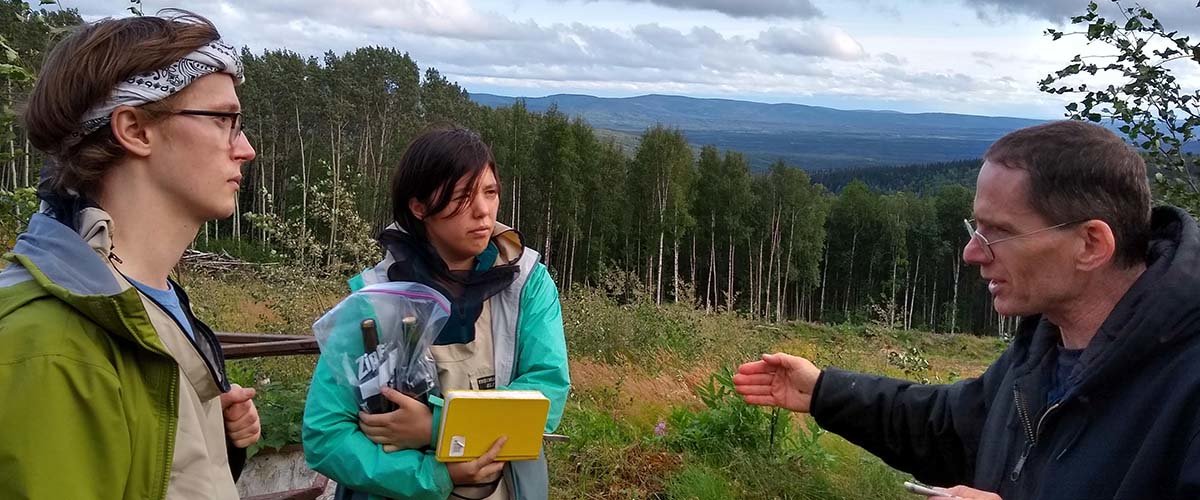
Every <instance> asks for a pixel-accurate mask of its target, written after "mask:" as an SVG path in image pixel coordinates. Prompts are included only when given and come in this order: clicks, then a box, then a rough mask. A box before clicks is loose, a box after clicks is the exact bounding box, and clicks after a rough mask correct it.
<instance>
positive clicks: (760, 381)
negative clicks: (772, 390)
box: [733, 373, 775, 387]
mask: <svg viewBox="0 0 1200 500" xmlns="http://www.w3.org/2000/svg"><path fill="white" fill-rule="evenodd" d="M773 381H775V375H774V374H772V373H756V374H753V375H745V374H741V373H739V374H737V375H734V376H733V385H734V387H752V386H761V387H770V386H771V382H773Z"/></svg>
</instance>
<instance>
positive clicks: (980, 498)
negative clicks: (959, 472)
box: [929, 486, 1002, 500]
mask: <svg viewBox="0 0 1200 500" xmlns="http://www.w3.org/2000/svg"><path fill="white" fill-rule="evenodd" d="M945 491H946V494H945V495H944V496H939V497H929V500H951V499H955V498H957V499H968V500H1002V499H1001V498H1000V495H997V494H995V493H992V492H989V491H983V490H977V489H975V488H968V487H966V486H955V487H953V488H946V489H945Z"/></svg>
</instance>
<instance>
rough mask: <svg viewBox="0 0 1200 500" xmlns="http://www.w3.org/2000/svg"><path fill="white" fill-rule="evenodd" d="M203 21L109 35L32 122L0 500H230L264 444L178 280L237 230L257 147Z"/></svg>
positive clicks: (0, 316)
mask: <svg viewBox="0 0 1200 500" xmlns="http://www.w3.org/2000/svg"><path fill="white" fill-rule="evenodd" d="M242 80H243V77H242V65H241V62H240V61H239V59H238V56H237V52H236V50H235V49H234V48H233V47H232V46H230V45H229V44H227V43H225V42H223V41H221V39H220V35H219V34H218V32H217V30H216V28H215V27H213V25H212V24H211V23H210V22H208V21H207V20H205V19H203V18H201V17H199V16H196V15H194V14H190V13H187V12H182V11H180V12H177V13H175V14H174V15H173V16H172V17H167V18H163V17H133V18H126V19H118V20H111V19H106V20H101V21H98V22H95V23H91V24H87V25H84V26H82V27H81V28H79V29H78V30H77V31H76V32H75V33H73V34H72V35H70V36H68V37H67V38H66V39H64V40H63V41H62V42H60V43H59V44H58V45H57V46H56V47H55V48H54V50H53V51H51V53H50V54H49V56H48V57H47V59H46V62H45V65H44V67H43V68H42V71H41V74H40V75H39V78H38V81H37V83H36V84H35V87H34V90H33V92H32V94H31V95H30V97H29V101H28V105H27V107H26V109H25V110H24V113H23V116H22V120H23V124H24V126H25V128H26V130H28V132H29V138H30V141H31V142H32V143H33V145H34V146H36V147H37V148H38V149H39V150H41V151H42V152H43V153H45V154H46V156H47V157H48V158H49V159H50V161H48V162H47V166H46V167H45V168H44V169H43V175H42V177H43V182H42V185H41V186H40V187H39V196H40V197H41V198H42V200H43V203H42V210H41V212H40V213H38V214H35V215H34V216H33V217H32V218H31V219H30V222H29V228H28V230H27V231H26V232H25V233H24V234H22V235H21V236H20V237H19V238H18V240H17V243H16V245H15V247H14V248H13V250H12V252H10V253H9V254H7V255H5V259H6V260H7V261H8V262H9V264H8V266H7V267H6V268H5V269H4V270H3V272H0V394H4V398H5V399H4V403H3V405H0V429H3V431H0V478H2V480H0V498H35V499H39V498H70V499H76V500H78V499H112V498H126V499H148V498H150V499H153V498H173V499H175V498H184V499H192V498H195V499H213V498H216V499H233V498H237V490H236V489H235V487H234V478H235V476H236V475H237V474H238V473H239V471H240V469H241V466H242V464H243V463H244V461H245V450H244V449H245V448H246V447H247V446H249V445H251V444H252V443H254V442H256V441H257V440H258V437H259V421H258V412H257V410H256V409H255V407H254V403H253V401H252V400H251V398H252V397H253V396H254V390H253V389H247V388H241V387H238V386H236V385H233V384H230V383H229V380H228V377H227V376H226V374H225V367H224V358H223V355H222V353H221V347H220V344H219V343H218V341H217V339H216V336H215V335H214V334H213V332H212V330H211V329H209V328H208V327H207V326H205V325H204V323H202V322H200V321H199V320H197V319H196V317H195V316H194V315H193V314H192V311H191V308H190V305H189V303H188V298H187V295H186V294H185V293H184V292H183V290H182V289H180V288H179V286H178V284H176V283H174V282H173V281H172V280H171V279H170V278H169V275H170V273H171V270H172V269H173V268H174V267H175V265H176V264H177V263H178V261H179V259H180V257H181V256H182V254H183V252H184V250H185V249H186V248H187V246H188V245H189V244H190V243H191V242H192V240H193V239H195V236H196V233H197V231H198V230H199V228H200V226H201V225H202V224H204V223H205V222H206V221H209V220H214V219H221V218H225V217H229V216H230V215H231V214H232V213H233V211H234V206H235V198H236V196H237V192H238V188H239V185H240V182H241V179H242V174H241V167H242V165H243V164H244V163H245V162H247V161H250V160H252V159H253V158H254V149H253V148H252V147H251V146H250V144H249V142H248V141H247V139H246V137H245V135H243V134H242V133H241V107H240V104H239V102H238V98H237V94H236V93H235V92H234V86H235V85H236V84H239V83H241V82H242Z"/></svg>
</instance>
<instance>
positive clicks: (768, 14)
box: [558, 0, 822, 19]
mask: <svg viewBox="0 0 1200 500" xmlns="http://www.w3.org/2000/svg"><path fill="white" fill-rule="evenodd" d="M558 1H563V2H567V1H572V0H558ZM585 1H593V2H594V1H597V0H585ZM623 1H624V2H627V3H644V4H652V5H657V6H659V7H666V8H669V9H680V10H703V11H712V12H720V13H722V14H725V15H727V16H730V17H734V18H750V19H812V18H817V17H821V15H822V14H821V10H820V9H818V8H817V7H816V6H815V5H813V3H812V1H811V0H623Z"/></svg>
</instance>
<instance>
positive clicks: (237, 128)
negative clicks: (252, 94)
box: [172, 109, 246, 146]
mask: <svg viewBox="0 0 1200 500" xmlns="http://www.w3.org/2000/svg"><path fill="white" fill-rule="evenodd" d="M172 114H176V115H191V116H215V117H218V118H229V119H230V122H231V123H230V126H229V145H230V146H233V143H234V142H236V141H237V138H238V136H239V135H241V134H242V129H243V128H245V125H246V124H245V123H244V122H243V121H242V112H241V111H209V110H204V109H181V110H178V111H173V112H172Z"/></svg>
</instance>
